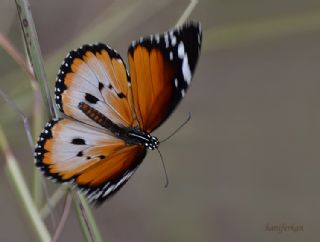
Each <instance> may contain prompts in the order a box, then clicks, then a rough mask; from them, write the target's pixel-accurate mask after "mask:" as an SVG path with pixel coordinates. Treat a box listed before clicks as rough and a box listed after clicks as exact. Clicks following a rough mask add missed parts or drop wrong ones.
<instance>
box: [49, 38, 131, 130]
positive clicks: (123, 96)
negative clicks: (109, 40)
mask: <svg viewBox="0 0 320 242" xmlns="http://www.w3.org/2000/svg"><path fill="white" fill-rule="evenodd" d="M55 94H56V102H57V105H58V107H59V109H60V110H61V111H62V112H64V113H65V114H66V115H68V116H70V117H72V118H74V119H77V120H79V121H82V122H84V123H87V124H90V125H92V126H98V127H99V125H98V124H97V123H95V122H93V121H92V120H91V119H89V118H88V117H87V116H86V115H85V114H84V113H83V112H82V111H81V110H80V109H79V103H81V102H84V103H87V104H88V105H90V106H91V107H93V108H95V109H96V110H98V111H99V112H101V113H103V114H104V115H105V116H107V117H108V118H109V119H110V120H111V121H113V122H114V123H115V124H117V125H122V126H126V127H128V126H130V125H132V124H133V123H134V118H133V103H132V97H131V90H130V80H129V79H128V75H127V71H126V67H125V65H124V63H123V61H122V59H121V57H120V56H119V54H117V53H116V52H115V51H114V50H112V49H111V48H109V47H107V46H106V45H103V44H95V45H84V46H82V47H81V48H79V49H77V50H74V51H71V52H70V53H69V55H68V56H67V57H66V59H65V60H64V62H63V64H62V65H61V67H60V71H59V74H58V77H57V82H56V90H55Z"/></svg>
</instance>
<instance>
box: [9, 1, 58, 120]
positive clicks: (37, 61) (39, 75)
mask: <svg viewBox="0 0 320 242" xmlns="http://www.w3.org/2000/svg"><path fill="white" fill-rule="evenodd" d="M15 2H16V5H17V9H18V15H19V19H20V24H21V29H22V31H23V36H24V41H25V44H26V47H27V52H28V56H29V58H30V62H31V64H32V67H33V71H34V75H35V77H36V79H37V80H38V82H39V84H40V88H41V93H42V99H43V101H44V103H45V106H46V107H48V108H49V112H50V114H51V116H52V117H55V116H57V114H58V112H57V110H56V108H55V106H53V105H52V97H51V95H50V91H49V87H48V85H47V83H48V81H47V77H46V74H45V71H44V67H43V60H42V55H41V50H40V46H39V41H38V36H37V32H36V28H35V25H34V21H33V18H32V14H31V9H30V4H29V2H28V0H15Z"/></svg>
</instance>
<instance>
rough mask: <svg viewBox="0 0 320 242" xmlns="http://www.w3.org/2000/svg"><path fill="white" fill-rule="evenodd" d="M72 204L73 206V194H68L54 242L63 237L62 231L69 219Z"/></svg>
mask: <svg viewBox="0 0 320 242" xmlns="http://www.w3.org/2000/svg"><path fill="white" fill-rule="evenodd" d="M71 204H72V195H71V193H67V196H66V201H65V204H64V208H63V213H62V216H61V219H60V222H59V224H58V227H57V229H56V231H55V233H54V235H53V238H52V242H57V241H58V239H59V237H60V235H61V232H62V229H63V227H64V225H65V223H66V221H67V219H68V216H69V214H70V208H71Z"/></svg>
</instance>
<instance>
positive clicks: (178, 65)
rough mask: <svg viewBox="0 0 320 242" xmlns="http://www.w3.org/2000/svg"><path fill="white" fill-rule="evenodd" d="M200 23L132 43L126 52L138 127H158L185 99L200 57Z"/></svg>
mask: <svg viewBox="0 0 320 242" xmlns="http://www.w3.org/2000/svg"><path fill="white" fill-rule="evenodd" d="M201 40H202V33H201V27H200V24H199V23H194V22H190V23H187V24H185V25H183V26H182V27H180V28H177V29H173V30H171V31H169V32H166V33H164V34H162V35H159V34H156V35H152V36H150V37H148V38H141V39H140V40H139V41H134V42H133V43H132V45H131V46H130V47H129V50H128V62H129V68H130V76H131V84H132V91H133V103H134V107H135V112H136V114H137V119H138V122H139V126H140V127H142V128H143V129H144V130H146V131H147V132H151V131H153V130H154V129H156V128H157V127H159V126H160V125H161V124H162V122H164V121H165V120H166V118H167V117H168V116H169V115H170V114H171V112H172V111H173V110H174V108H175V107H176V106H177V104H178V103H179V102H180V100H181V99H182V98H183V97H184V95H185V93H186V91H187V89H188V87H189V85H190V82H191V79H192V75H193V73H194V70H195V66H196V63H197V60H198V57H199V54H200V48H201Z"/></svg>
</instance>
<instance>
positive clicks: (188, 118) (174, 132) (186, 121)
mask: <svg viewBox="0 0 320 242" xmlns="http://www.w3.org/2000/svg"><path fill="white" fill-rule="evenodd" d="M190 119H191V113H190V112H189V114H188V117H187V119H186V120H185V121H184V122H183V123H182V124H181V125H180V126H179V127H178V128H177V129H176V130H175V131H173V132H172V133H171V134H170V135H169V136H168V137H167V138H165V139H163V140H161V141H160V143H163V142H165V141H167V140H168V139H170V138H171V137H172V136H174V135H175V134H176V133H177V132H178V131H179V130H180V129H181V128H182V127H183V126H185V125H186V124H187V123H188V122H189V121H190Z"/></svg>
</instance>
